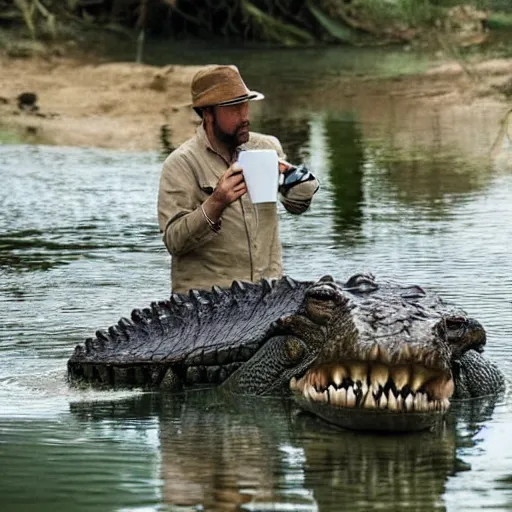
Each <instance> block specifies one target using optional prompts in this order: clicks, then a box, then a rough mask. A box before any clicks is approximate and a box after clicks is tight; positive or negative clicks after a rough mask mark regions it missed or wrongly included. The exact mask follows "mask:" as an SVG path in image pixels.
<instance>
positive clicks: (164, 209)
mask: <svg viewBox="0 0 512 512" xmlns="http://www.w3.org/2000/svg"><path fill="white" fill-rule="evenodd" d="M199 191H200V187H199V184H198V183H197V180H196V177H195V175H194V172H193V171H192V168H191V166H190V165H189V164H188V163H187V161H186V158H185V157H184V156H183V155H181V154H179V153H176V152H175V153H171V154H170V155H169V156H168V157H167V159H166V161H165V163H164V166H163V169H162V174H161V176H160V186H159V191H158V223H159V226H160V231H161V232H162V233H163V241H164V243H165V246H166V247H167V250H168V251H169V253H170V254H171V255H173V256H178V255H183V254H186V253H187V252H189V251H192V250H194V249H196V248H197V247H200V246H201V245H203V244H205V243H206V242H208V241H209V240H211V239H212V238H214V237H215V236H216V234H217V233H216V232H215V231H214V230H213V229H212V228H211V227H210V224H209V223H208V221H207V220H206V218H205V216H204V214H203V212H202V211H201V204H202V202H201V198H200V196H199Z"/></svg>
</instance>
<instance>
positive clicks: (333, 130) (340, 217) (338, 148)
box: [325, 113, 365, 245]
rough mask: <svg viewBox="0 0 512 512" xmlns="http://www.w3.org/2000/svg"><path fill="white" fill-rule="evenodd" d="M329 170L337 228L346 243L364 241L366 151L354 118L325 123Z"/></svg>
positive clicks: (330, 116)
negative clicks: (362, 232)
mask: <svg viewBox="0 0 512 512" xmlns="http://www.w3.org/2000/svg"><path fill="white" fill-rule="evenodd" d="M325 137H326V145H327V150H328V169H329V176H330V178H331V185H332V200H333V204H334V214H335V218H334V225H335V228H336V231H337V232H338V233H343V237H344V239H345V243H346V244H347V245H351V244H353V243H355V242H356V241H357V239H360V231H361V228H362V223H363V206H364V204H363V203H364V193H363V177H364V164H365V157H364V149H363V137H362V133H361V131H360V127H359V125H358V124H357V122H356V119H355V118H354V115H353V114H350V113H347V114H346V115H345V116H340V117H335V116H333V115H329V116H327V117H326V119H325Z"/></svg>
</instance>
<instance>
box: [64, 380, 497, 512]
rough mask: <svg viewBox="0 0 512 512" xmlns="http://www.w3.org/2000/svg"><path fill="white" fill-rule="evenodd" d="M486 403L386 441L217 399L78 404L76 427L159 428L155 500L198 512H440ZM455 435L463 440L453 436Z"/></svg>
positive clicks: (485, 415) (265, 403)
mask: <svg viewBox="0 0 512 512" xmlns="http://www.w3.org/2000/svg"><path fill="white" fill-rule="evenodd" d="M493 408H494V403H493V402H489V401H481V402H479V403H476V404H473V403H466V404H463V405H462V406H460V407H459V408H456V409H455V410H454V412H453V413H452V414H451V415H450V417H449V418H448V420H447V422H446V425H445V426H444V427H442V428H440V429H438V430H437V431H436V432H424V433H420V434H413V435H405V436H392V435H388V436H386V435H370V434H361V433H353V432H350V431H342V430H338V429H335V428H331V427H329V426H327V425H326V424H324V423H323V422H321V421H319V420H316V419H315V418H312V417H310V416H308V415H305V414H300V413H299V414H297V411H296V410H295V409H294V408H293V405H292V404H291V403H290V402H289V401H287V400H269V399H261V398H260V399H256V398H247V397H244V398H243V399H236V398H234V397H225V396H222V394H221V393H219V392H217V391H215V390H208V391H206V390H204V391H200V392H189V393H187V394H185V395H181V396H178V397H176V396H170V395H167V396H166V395H159V394H154V395H142V396H140V397H138V398H136V399H133V400H131V401H130V402H126V403H124V404H122V405H119V403H110V404H109V403H101V402H95V403H87V402H80V403H76V404H73V405H72V406H71V411H72V413H73V414H74V415H75V416H76V417H77V418H78V419H80V420H87V421H89V422H90V421H96V422H100V423H101V424H112V422H113V421H115V423H124V422H126V421H127V420H132V419H134V418H138V419H139V421H147V420H144V418H151V419H153V420H155V419H157V421H158V425H159V449H160V452H161V457H160V477H161V479H162V500H163V502H164V503H166V504H168V505H176V506H187V507H197V506H201V507H204V509H205V510H219V511H220V510H285V509H286V510H310V511H313V510H361V511H367V510H369V509H371V508H373V507H375V506H376V505H377V504H378V506H379V509H382V510H389V511H394V510H397V507H398V508H402V507H407V506H409V507H412V508H413V509H414V510H419V511H430V510H445V509H446V507H445V504H444V500H443V494H444V493H445V491H446V482H447V479H448V478H449V477H454V476H456V475H457V474H458V473H459V472H460V471H467V470H469V469H470V465H469V464H468V463H467V462H465V461H464V460H463V459H461V455H460V453H459V452H460V448H462V449H464V450H466V449H468V448H470V447H472V446H474V445H475V441H474V438H475V436H476V435H477V434H478V432H479V431H480V430H481V429H482V423H483V422H485V421H488V420H489V419H490V417H491V415H492V410H493ZM461 432H462V434H461Z"/></svg>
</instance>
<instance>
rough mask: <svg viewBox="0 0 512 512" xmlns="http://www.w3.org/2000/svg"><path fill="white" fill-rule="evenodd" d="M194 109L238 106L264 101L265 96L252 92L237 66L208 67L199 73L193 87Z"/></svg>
mask: <svg viewBox="0 0 512 512" xmlns="http://www.w3.org/2000/svg"><path fill="white" fill-rule="evenodd" d="M191 93H192V107H194V108H203V107H214V106H219V107H222V106H228V105H237V104H238V103H244V102H246V101H258V100H262V99H263V98H264V97H265V96H264V95H263V94H261V93H260V92H258V91H251V90H250V89H249V88H248V87H247V86H246V85H245V82H244V81H243V80H242V77H241V76H240V71H238V68H237V67H236V66H217V65H213V66H207V67H205V68H204V69H201V70H200V71H198V72H197V73H196V74H195V75H194V78H193V79H192V85H191Z"/></svg>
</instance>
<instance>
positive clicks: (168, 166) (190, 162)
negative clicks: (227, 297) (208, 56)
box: [158, 66, 318, 292]
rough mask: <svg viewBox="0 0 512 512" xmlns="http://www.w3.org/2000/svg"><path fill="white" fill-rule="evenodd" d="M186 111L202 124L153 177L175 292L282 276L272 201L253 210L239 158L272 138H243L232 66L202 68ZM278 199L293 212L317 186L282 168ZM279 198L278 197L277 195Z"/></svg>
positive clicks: (273, 145) (240, 89) (243, 110)
mask: <svg viewBox="0 0 512 512" xmlns="http://www.w3.org/2000/svg"><path fill="white" fill-rule="evenodd" d="M191 92H192V106H193V108H194V110H195V111H196V112H197V113H198V115H200V116H201V118H202V120H203V121H202V124H201V125H200V126H199V128H198V129H197V132H196V134H195V136H194V137H192V138H191V139H189V140H188V141H186V142H185V143H184V144H182V145H181V146H180V147H179V148H178V149H176V150H175V151H173V152H172V153H171V154H170V155H169V156H168V158H167V159H166V161H165V163H164V166H163V170H162V175H161V178H160V188H159V194H158V221H159V224H160V230H161V231H162V233H163V240H164V243H165V245H166V247H167V249H168V251H169V253H170V254H171V256H172V270H171V282H172V289H173V291H175V292H187V291H188V290H190V289H193V288H195V289H210V288H211V287H212V285H218V286H229V285H231V283H232V281H233V280H235V279H239V280H242V281H259V280H260V279H262V278H264V277H267V278H277V277H281V275H282V261H281V243H280V240H279V228H278V217H277V208H276V204H275V203H260V204H252V203H251V201H250V199H249V197H248V194H246V192H247V188H246V185H245V182H244V178H243V173H241V172H240V171H241V170H242V169H241V167H240V166H239V165H238V164H237V163H236V160H237V158H238V154H239V152H240V151H242V150H245V149H275V150H276V151H277V153H278V155H279V158H281V159H283V160H284V156H285V155H284V153H283V150H282V148H281V144H280V143H279V141H278V140H277V139H276V138H275V137H271V136H268V135H262V134H257V133H253V132H249V101H256V100H261V99H263V95H262V94H260V93H258V92H256V91H250V90H249V89H248V88H247V86H246V85H245V83H244V81H243V80H242V77H241V76H240V73H239V71H238V69H237V68H236V67H235V66H208V67H206V68H205V69H203V70H201V71H199V72H198V73H197V74H196V75H195V76H194V78H193V79H192V86H191ZM280 171H281V172H283V173H284V174H283V177H284V178H285V184H283V185H281V187H280V192H281V195H282V197H281V201H282V203H283V205H284V207H285V208H286V209H287V210H288V211H290V212H292V213H302V212H304V211H305V210H307V208H308V207H309V204H310V202H311V198H312V197H313V194H314V193H315V192H316V190H317V189H318V182H317V180H316V179H315V178H314V176H313V175H312V174H311V173H309V172H307V171H306V170H302V172H301V170H300V169H299V170H298V171H297V169H296V168H293V167H291V166H290V165H289V164H286V163H285V162H282V163H281V164H280ZM283 194H285V195H284V196H283Z"/></svg>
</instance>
